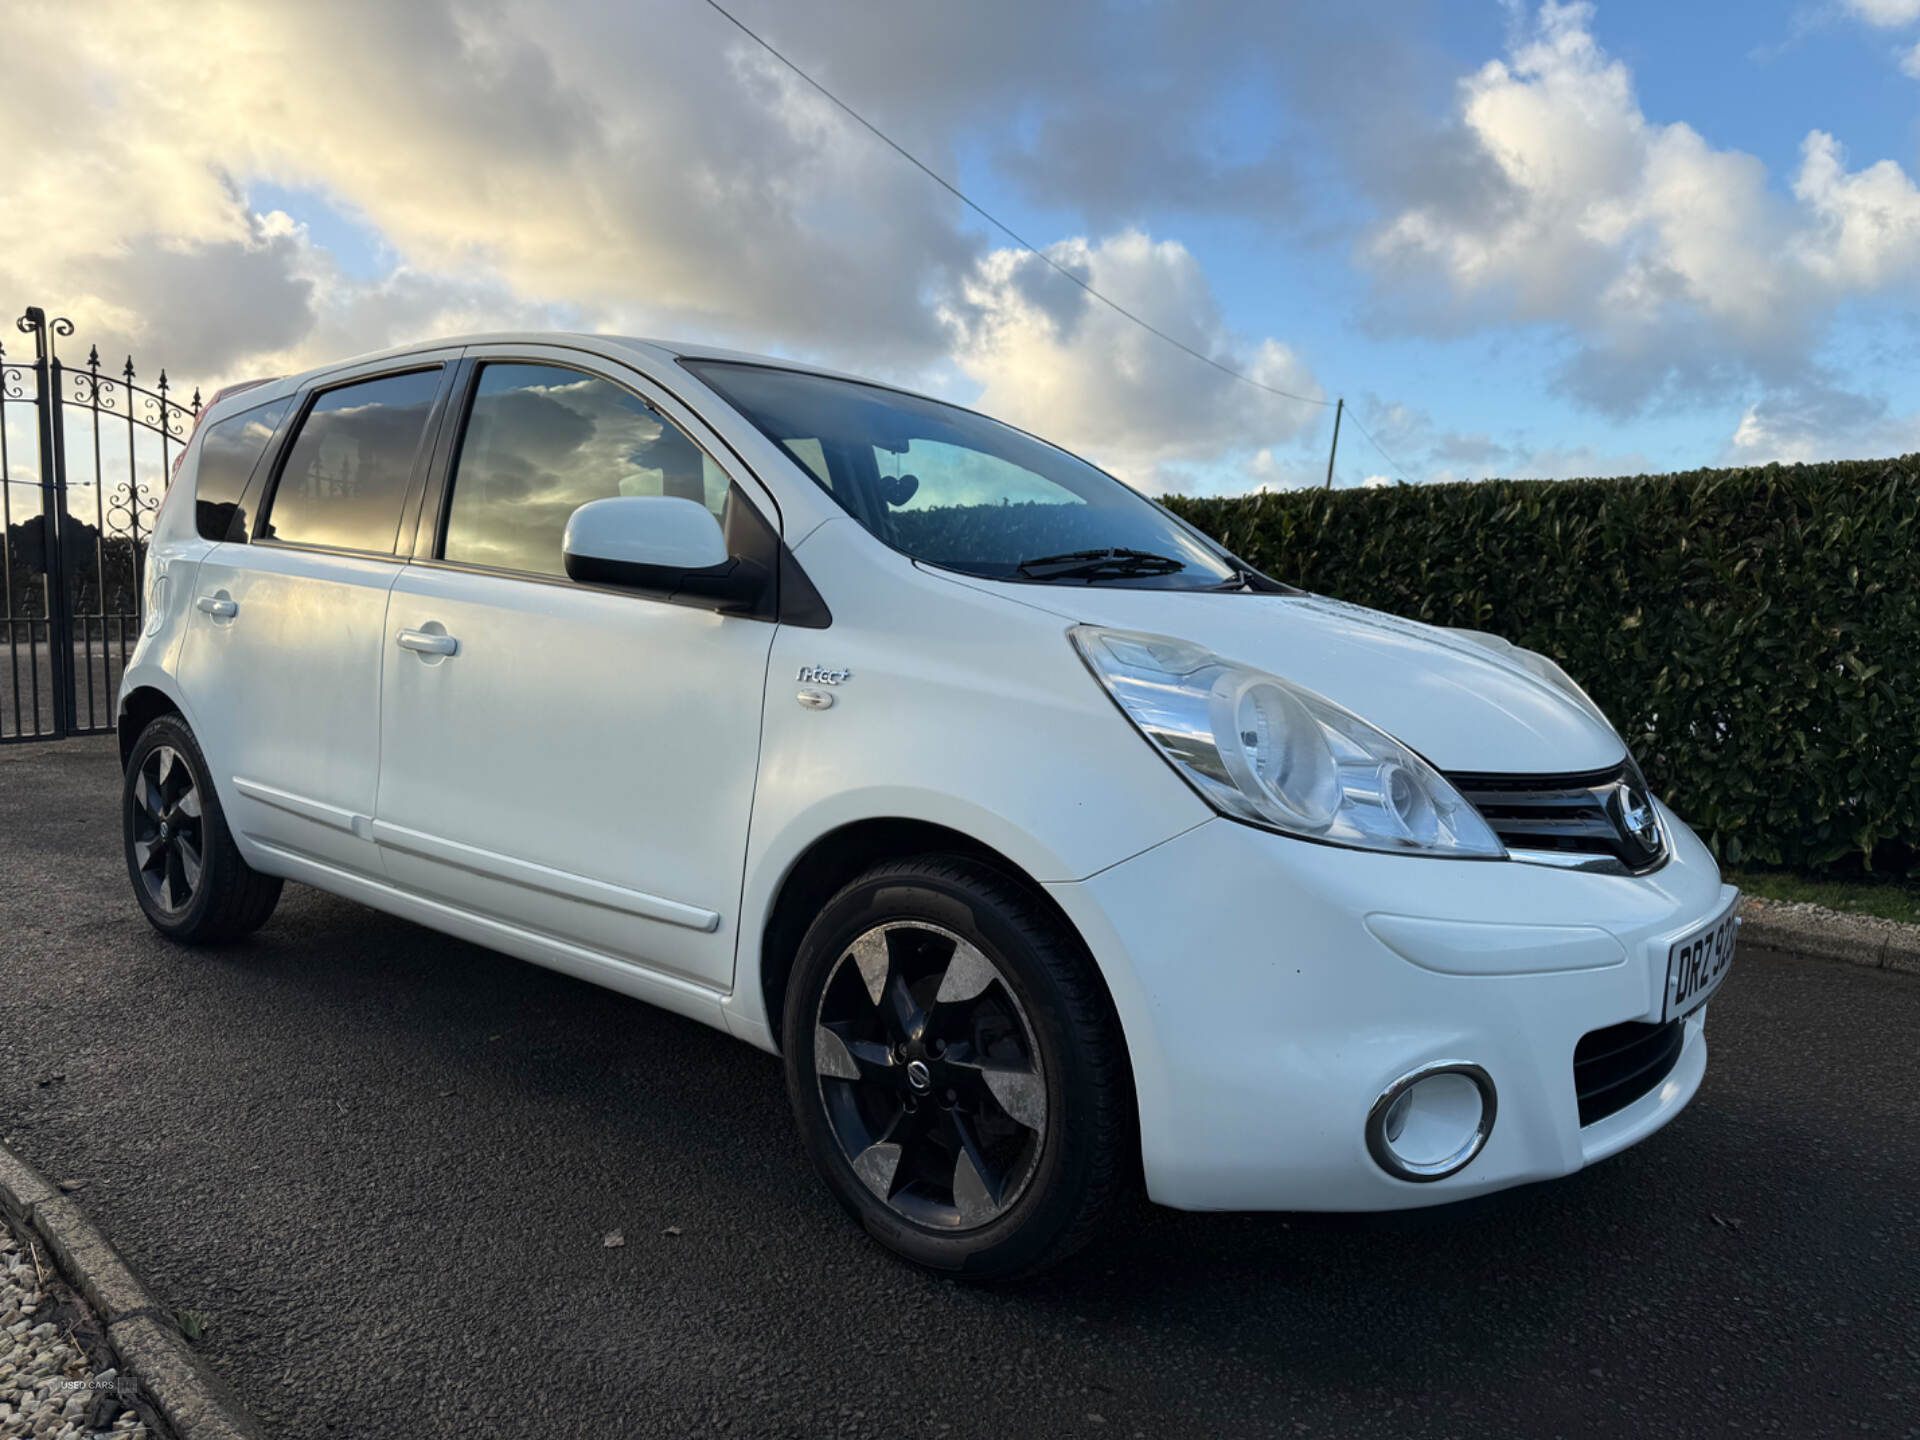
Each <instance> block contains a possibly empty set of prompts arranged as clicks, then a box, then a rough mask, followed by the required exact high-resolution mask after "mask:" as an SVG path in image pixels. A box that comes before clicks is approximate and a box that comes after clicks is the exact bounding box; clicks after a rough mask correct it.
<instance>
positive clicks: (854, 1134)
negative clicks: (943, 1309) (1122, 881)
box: [784, 857, 1130, 1279]
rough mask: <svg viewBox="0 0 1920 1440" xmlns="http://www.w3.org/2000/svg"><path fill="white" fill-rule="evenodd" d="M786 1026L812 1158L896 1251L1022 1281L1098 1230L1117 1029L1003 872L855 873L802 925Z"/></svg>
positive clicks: (1112, 1160)
mask: <svg viewBox="0 0 1920 1440" xmlns="http://www.w3.org/2000/svg"><path fill="white" fill-rule="evenodd" d="M784 1036H785V1045H784V1050H785V1054H786V1069H787V1086H788V1092H789V1095H790V1097H791V1100H792V1103H793V1108H794V1113H795V1116H796V1118H797V1120H798V1121H799V1125H800V1130H801V1133H802V1135H803V1136H804V1138H805V1140H806V1142H807V1145H808V1148H809V1150H810V1151H811V1152H812V1155H813V1158H814V1161H815V1163H816V1164H817V1165H818V1167H819V1169H820V1171H821V1173H822V1175H823V1176H824V1177H825V1179H826V1181H827V1183H828V1185H829V1186H830V1187H831V1188H832V1189H833V1191H834V1193H835V1195H836V1196H837V1197H838V1198H839V1199H840V1201H841V1203H842V1204H844V1205H845V1206H846V1207H847V1208H848V1209H849V1210H850V1211H852V1213H853V1214H854V1215H855V1216H856V1217H857V1218H858V1219H859V1220H860V1222H861V1223H862V1224H863V1225H864V1226H865V1227H866V1229H867V1231H868V1232H869V1233H870V1234H871V1235H872V1236H873V1237H874V1238H875V1239H877V1240H879V1241H880V1242H881V1243H882V1244H883V1245H885V1246H887V1247H888V1248H889V1249H891V1250H893V1251H894V1252H895V1253H897V1254H899V1255H901V1256H903V1257H905V1258H906V1259H908V1260H911V1261H913V1262H914V1263H916V1264H919V1265H924V1266H926V1267H928V1268H930V1269H935V1270H942V1271H947V1272H951V1273H956V1274H961V1275H965V1276H969V1277H974V1278H980V1279H1009V1278H1013V1277H1017V1276H1021V1275H1025V1274H1030V1273H1032V1272H1034V1271H1037V1270H1040V1269H1043V1268H1045V1267H1046V1266H1048V1265H1051V1264H1054V1263H1056V1262H1057V1261H1059V1260H1061V1259H1063V1258H1065V1257H1066V1256H1067V1255H1069V1254H1071V1253H1072V1252H1073V1251H1074V1250H1076V1249H1078V1248H1079V1247H1080V1246H1081V1245H1083V1244H1084V1243H1086V1241H1087V1240H1088V1239H1089V1238H1090V1237H1091V1236H1092V1234H1093V1233H1094V1231H1095V1228H1096V1227H1097V1225H1098V1223H1099V1221H1100V1219H1101V1218H1102V1216H1103V1214H1104V1212H1105V1211H1106V1209H1107V1207H1108V1205H1109V1203H1110V1201H1111V1200H1112V1198H1113V1195H1114V1193H1115V1191H1116V1189H1117V1188H1118V1182H1119V1177H1120V1175H1121V1173H1122V1161H1123V1157H1124V1155H1125V1154H1126V1153H1127V1152H1126V1148H1125V1147H1126V1144H1127V1142H1128V1139H1129V1138H1130V1137H1129V1131H1128V1126H1127V1118H1128V1116H1129V1114H1130V1107H1129V1094H1130V1092H1129V1090H1128V1088H1127V1077H1126V1071H1125V1063H1124V1054H1123V1050H1122V1047H1121V1044H1120V1042H1119V1039H1118V1027H1117V1025H1116V1023H1115V1021H1114V1018H1113V1015H1112V1007H1111V1003H1110V1002H1109V1001H1108V999H1107V996H1106V993H1105V991H1104V989H1103V988H1102V987H1101V985H1100V982H1099V980H1098V978H1097V976H1096V975H1095V974H1094V973H1093V969H1092V964H1091V961H1090V960H1089V959H1088V958H1087V956H1086V955H1085V953H1084V951H1083V949H1082V948H1081V947H1080V945H1079V944H1078V942H1077V941H1076V940H1075V939H1074V937H1073V936H1072V935H1071V934H1070V933H1068V932H1067V931H1066V930H1065V928H1064V927H1063V926H1062V924H1061V923H1060V922H1059V920H1058V919H1057V918H1056V917H1054V916H1053V915H1052V914H1051V913H1050V912H1049V911H1047V910H1046V909H1045V908H1044V907H1043V906H1042V905H1041V904H1040V903H1039V902H1037V901H1036V900H1035V899H1034V898H1033V897H1032V896H1031V894H1030V893H1029V892H1028V891H1027V890H1026V889H1025V888H1024V887H1022V886H1020V885H1018V884H1016V883H1015V882H1014V881H1012V880H1011V879H1010V878H1008V877H1006V876H1005V875H1003V874H1001V873H1000V872H999V871H997V870H995V869H993V868H992V867H990V866H987V865H984V864H981V863H979V862H977V861H974V860H971V859H967V858H961V857H931V858H924V859H917V860H911V861H903V862H899V863H894V864H888V865H883V866H879V867H877V868H875V869H873V870H871V871H869V872H867V873H866V874H865V875H862V876H861V877H860V878H859V879H857V880H855V881H854V882H853V883H852V884H850V885H848V886H847V887H846V888H845V889H843V890H842V891H841V892H840V893H839V894H838V895H836V896H835V897H834V898H833V900H831V901H830V902H829V903H828V904H827V906H826V908H825V909H824V910H823V911H822V912H821V913H820V915H819V917H818V918H817V919H816V920H815V921H814V923H813V925H812V926H811V927H810V928H809V929H808V931H807V934H806V936H805V938H804V939H803V940H802V942H801V946H800V953H799V956H798V958H797V960H796V963H795V970H794V975H793V979H792V983H791V984H790V986H789V989H788V995H787V1004H786V1014H785V1019H784Z"/></svg>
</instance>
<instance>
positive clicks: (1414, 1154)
mask: <svg viewBox="0 0 1920 1440" xmlns="http://www.w3.org/2000/svg"><path fill="white" fill-rule="evenodd" d="M1497 1110H1498V1103H1497V1097H1496V1095H1495V1092H1494V1088H1493V1079H1492V1077H1491V1076H1489V1075H1488V1074H1487V1072H1486V1071H1485V1070H1483V1069H1481V1068H1480V1067H1479V1066H1478V1065H1475V1064H1474V1063H1473V1062H1472V1061H1470V1060H1435V1061H1434V1062H1433V1063H1432V1064H1429V1065H1422V1066H1420V1067H1419V1068H1418V1069H1417V1070H1409V1071H1408V1072H1407V1073H1406V1074H1405V1075H1402V1076H1401V1077H1400V1078H1399V1079H1398V1080H1396V1081H1394V1082H1393V1084H1391V1085H1389V1086H1388V1087H1387V1088H1386V1089H1385V1090H1383V1091H1381V1092H1380V1098H1379V1099H1377V1100H1375V1101H1374V1102H1373V1109H1372V1110H1370V1111H1368V1112H1367V1151H1368V1153H1369V1154H1371V1155H1372V1156H1373V1159H1374V1163H1375V1164H1377V1165H1378V1166H1379V1167H1380V1168H1381V1169H1382V1170H1384V1171H1386V1172H1387V1173H1388V1174H1389V1175H1391V1176H1393V1177H1394V1178H1395V1179H1397V1180H1412V1181H1416V1182H1422V1183H1424V1182H1426V1181H1430V1180H1444V1179H1446V1178H1447V1176H1449V1175H1454V1174H1457V1173H1459V1172H1460V1171H1461V1170H1464V1169H1465V1168H1466V1167H1467V1166H1468V1165H1469V1164H1471V1163H1472V1162H1473V1158H1474V1156H1476V1155H1478V1154H1479V1153H1480V1151H1481V1149H1482V1148H1483V1147H1484V1146H1485V1145H1486V1143H1487V1137H1488V1136H1489V1135H1491V1134H1492V1133H1493V1119H1494V1115H1495V1114H1496V1112H1497Z"/></svg>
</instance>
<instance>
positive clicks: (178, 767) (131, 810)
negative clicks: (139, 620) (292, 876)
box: [120, 715, 280, 945]
mask: <svg viewBox="0 0 1920 1440" xmlns="http://www.w3.org/2000/svg"><path fill="white" fill-rule="evenodd" d="M120 809H121V820H122V825H123V829H124V831H125V836H126V852H127V874H128V876H129V877H130V878H131V879H132V881H133V893H134V897H135V898H136V899H138V900H139V902H140V909H141V911H142V912H143V913H144V914H145V915H146V917H147V919H148V921H149V922H151V924H152V925H153V928H154V929H156V930H158V931H159V932H160V933H161V934H162V935H164V936H166V937H167V938H168V939H169V940H178V941H180V942H182V943H183V944H188V945H212V944H218V943H219V942H221V941H223V940H237V939H239V938H240V937H241V936H243V935H249V934H251V933H252V932H253V931H255V930H258V929H259V928H260V927H261V926H262V925H264V924H266V923H267V917H268V916H269V915H271V914H273V907H274V906H275V905H276V904H278V903H279V900H280V878H279V877H278V876H277V875H262V874H261V873H260V872H259V871H258V870H255V869H254V868H253V867H252V866H251V865H249V864H247V862H246V861H245V860H243V859H241V858H240V852H239V850H238V849H237V848H235V846H234V843H233V836H232V834H231V833H230V832H229V831H228V829H227V820H226V816H225V815H223V814H222V813H221V810H220V797H219V796H218V795H217V794H215V793H214V788H213V780H212V777H211V775H210V774H209V773H208V770H207V762H206V758H205V757H204V756H203V755H201V753H200V746H199V744H198V743H197V742H196V741H195V740H194V738H193V731H191V730H190V729H188V728H187V723H186V721H184V720H182V719H181V718H180V717H179V716H178V715H162V716H160V717H159V718H158V719H156V720H155V721H154V722H153V723H152V724H150V725H148V726H147V728H146V729H145V730H143V731H141V732H140V738H139V739H138V740H136V741H134V744H133V752H132V754H131V755H130V756H129V757H128V760H127V773H126V781H125V784H124V785H123V787H122V794H121V805H120Z"/></svg>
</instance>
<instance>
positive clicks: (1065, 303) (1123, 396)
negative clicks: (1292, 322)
mask: <svg viewBox="0 0 1920 1440" xmlns="http://www.w3.org/2000/svg"><path fill="white" fill-rule="evenodd" d="M1047 253H1048V255H1049V256H1050V257H1051V258H1052V259H1053V260H1054V261H1055V262H1056V263H1058V264H1060V265H1062V266H1064V267H1066V268H1067V269H1068V270H1070V271H1072V272H1073V273H1075V274H1077V275H1079V276H1081V277H1082V278H1084V279H1085V280H1086V281H1087V282H1088V283H1090V284H1091V285H1093V287H1094V288H1095V289H1098V290H1099V291H1101V292H1102V293H1103V294H1105V295H1108V296H1110V297H1112V299H1113V300H1114V301H1116V302H1117V303H1118V304H1120V305H1123V306H1125V307H1126V308H1127V309H1129V310H1131V311H1132V312H1133V313H1134V314H1136V315H1139V316H1141V317H1142V318H1143V319H1145V320H1146V321H1148V322H1149V323H1150V324H1152V325H1154V326H1156V327H1157V328H1159V329H1161V330H1164V331H1166V332H1167V333H1168V334H1170V335H1173V336H1175V337H1176V338H1178V339H1179V340H1180V341H1181V342H1182V343H1183V344H1186V345H1188V346H1191V347H1192V348H1193V349H1195V350H1197V351H1199V352H1200V353H1201V354H1203V355H1207V356H1210V357H1212V358H1214V359H1216V360H1218V361H1219V362H1220V363H1222V364H1225V365H1228V366H1230V367H1232V368H1234V369H1236V370H1239V371H1241V372H1242V373H1244V374H1247V375H1250V376H1252V377H1253V378H1254V379H1256V380H1259V381H1260V382H1262V383H1263V384H1267V385H1272V386H1275V387H1278V388H1281V389H1285V390H1290V391H1293V392H1294V393H1296V394H1303V395H1308V396H1312V397H1315V398H1320V396H1321V391H1320V387H1319V385H1318V383H1317V382H1316V381H1315V380H1314V378H1313V375H1312V373H1311V372H1310V371H1309V370H1308V369H1307V367H1306V365H1305V364H1304V363H1303V362H1302V361H1301V360H1300V358H1299V357H1298V356H1297V355H1295V354H1294V353H1293V352H1292V351H1291V350H1289V349H1288V348H1287V347H1286V346H1285V345H1282V344H1281V343H1280V342H1278V341H1276V340H1272V339H1268V340H1263V341H1260V342H1258V343H1257V344H1255V343H1250V342H1247V341H1245V340H1243V339H1241V338H1239V337H1236V336H1234V335H1233V334H1232V333H1231V332H1230V331H1229V330H1228V329H1227V326H1226V323H1225V321H1224V320H1223V319H1222V317H1221V315H1220V309H1219V305H1218V302H1217V301H1216V300H1215V299H1214V296H1213V292H1212V289H1211V287H1209V285H1208V284H1207V279H1206V276H1205V274H1204V273H1203V272H1202V270H1201V268H1200V264H1199V262H1198V261H1197V260H1195V259H1194V257H1193V255H1192V254H1191V253H1190V252H1189V251H1188V250H1187V249H1186V247H1184V246H1183V245H1181V244H1180V243H1179V242H1178V241H1173V240H1159V241H1156V240H1153V239H1151V238H1150V237H1148V236H1146V235H1143V234H1141V233H1140V232H1139V231H1131V230H1130V231H1125V232H1122V233H1121V234H1118V235H1112V236H1109V237H1107V238H1106V239H1104V240H1101V241H1100V242H1098V243H1097V244H1095V243H1090V242H1088V241H1087V240H1085V239H1074V240H1065V241H1062V242H1060V243H1059V244H1057V245H1054V246H1052V247H1050V248H1049V250H1048V252H1047ZM961 296H962V299H961V300H960V302H959V303H956V304H953V305H950V306H948V307H947V308H946V309H945V310H944V311H943V316H944V318H945V320H946V322H947V324H948V326H949V327H950V330H951V333H952V336H953V354H954V360H955V363H956V364H957V365H958V366H959V368H960V370H961V371H962V372H963V373H964V374H966V375H967V376H968V377H969V378H970V379H972V380H973V381H974V382H976V383H977V384H978V385H979V386H980V397H979V401H978V404H979V406H980V408H982V409H984V410H987V411H989V412H991V413H992V414H995V415H999V416H1002V417H1003V418H1005V419H1007V420H1009V421H1011V422H1012V423H1013V424H1016V425H1019V426H1021V427H1023V428H1025V429H1029V430H1033V431H1035V432H1037V433H1039V434H1042V435H1045V436H1047V437H1048V438H1049V439H1052V440H1057V441H1058V442H1059V443H1061V444H1063V445H1066V446H1067V447H1068V448H1070V449H1077V450H1079V451H1081V452H1082V453H1084V454H1086V455H1087V456H1089V457H1090V458H1092V459H1094V460H1097V461H1098V462H1099V463H1101V464H1103V465H1105V466H1106V467H1108V468H1109V469H1111V470H1113V471H1114V473H1115V474H1118V475H1120V476H1121V477H1122V478H1123V479H1126V480H1128V481H1129V482H1131V483H1133V484H1134V485H1136V486H1138V487H1139V488H1141V489H1143V490H1146V491H1148V492H1149V493H1156V494H1157V493H1160V492H1162V491H1165V490H1167V489H1186V488H1189V487H1190V486H1191V485H1192V484H1193V483H1194V481H1193V477H1192V475H1191V469H1192V467H1194V466H1196V465H1206V464H1209V463H1211V462H1216V461H1219V460H1221V459H1223V458H1226V457H1228V456H1231V455H1233V454H1235V453H1237V452H1242V451H1252V450H1255V449H1258V448H1262V447H1271V446H1272V445H1274V444H1276V443H1279V442H1282V441H1287V440H1291V439H1293V438H1295V437H1297V436H1300V435H1302V434H1304V433H1306V432H1307V431H1309V430H1311V429H1312V428H1313V427H1315V426H1316V425H1319V424H1320V423H1322V418H1323V417H1322V413H1321V411H1320V410H1319V409H1318V408H1317V407H1314V406H1310V405H1303V404H1300V403H1299V402H1297V401H1291V400H1285V399H1281V398H1279V397H1277V396H1272V395H1267V394H1265V393H1263V392H1261V391H1259V390H1256V389H1254V388H1253V387H1251V386H1249V385H1246V384H1244V383H1242V382H1241V381H1238V380H1235V379H1233V378H1232V377H1231V376H1228V375H1225V374H1222V373H1221V372H1220V371H1218V370H1215V369H1213V368H1211V367H1209V366H1206V365H1203V364H1201V363H1200V362H1199V361H1197V360H1195V359H1193V358H1192V357H1191V356H1188V355H1183V354H1181V353H1180V352H1179V351H1178V350H1176V349H1174V348H1173V347H1172V346H1170V345H1168V344H1166V343H1165V342H1164V341H1162V340H1159V339H1157V338H1156V337H1154V336H1152V335H1150V334H1148V333H1147V332H1146V331H1144V330H1142V329H1141V328H1140V327H1139V326H1137V325H1134V324H1132V323H1130V322H1129V321H1127V320H1126V319H1124V318H1123V317H1122V316H1120V315H1118V314H1116V313H1115V312H1114V311H1113V310H1112V309H1110V308H1109V307H1107V306H1105V305H1102V304H1101V303H1099V302H1098V301H1096V300H1094V299H1092V298H1091V297H1090V296H1089V295H1087V293H1086V292H1085V291H1084V290H1082V289H1080V288H1079V287H1078V286H1076V285H1074V284H1073V283H1072V282H1071V281H1069V280H1067V279H1066V278H1065V277H1063V276H1061V275H1059V274H1057V273H1055V272H1054V271H1053V270H1051V269H1049V268H1048V267H1047V266H1046V265H1044V264H1043V263H1042V262H1041V261H1039V260H1038V259H1036V258H1035V257H1034V256H1032V255H1029V254H1026V253H1025V252H1023V251H1017V250H996V251H994V252H993V253H992V254H990V255H988V256H986V257H985V258H984V259H983V260H982V261H981V262H980V263H979V265H978V266H976V267H975V269H974V270H973V272H972V273H971V274H970V275H969V276H968V278H967V279H966V281H965V282H964V283H963V285H962V287H961Z"/></svg>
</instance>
